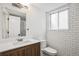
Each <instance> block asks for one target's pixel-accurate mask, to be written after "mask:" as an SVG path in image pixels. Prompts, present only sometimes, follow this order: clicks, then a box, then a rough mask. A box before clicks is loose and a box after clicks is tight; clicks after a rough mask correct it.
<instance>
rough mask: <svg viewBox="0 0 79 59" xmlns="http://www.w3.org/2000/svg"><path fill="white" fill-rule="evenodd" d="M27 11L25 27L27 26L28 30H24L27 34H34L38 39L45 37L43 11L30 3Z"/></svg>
mask: <svg viewBox="0 0 79 59" xmlns="http://www.w3.org/2000/svg"><path fill="white" fill-rule="evenodd" d="M27 13H28V14H27V17H26V18H27V20H26V28H29V31H28V30H27V31H26V34H27V36H34V37H36V38H38V39H40V40H41V39H45V26H46V22H45V13H44V12H42V11H41V10H40V9H39V8H37V7H35V6H33V5H32V4H31V5H30V6H29V9H28V11H27Z"/></svg>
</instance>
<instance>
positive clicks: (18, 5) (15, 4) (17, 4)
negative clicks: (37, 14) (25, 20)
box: [12, 3, 29, 8]
mask: <svg viewBox="0 0 79 59" xmlns="http://www.w3.org/2000/svg"><path fill="white" fill-rule="evenodd" d="M28 4H29V3H12V5H13V6H15V7H18V8H23V7H25V8H28Z"/></svg>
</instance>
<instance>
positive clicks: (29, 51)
mask: <svg viewBox="0 0 79 59" xmlns="http://www.w3.org/2000/svg"><path fill="white" fill-rule="evenodd" d="M0 55H1V56H40V42H39V43H35V44H31V45H27V46H24V47H20V48H16V49H12V50H8V51H5V52H1V53H0Z"/></svg>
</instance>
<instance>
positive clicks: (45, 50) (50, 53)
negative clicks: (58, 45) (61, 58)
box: [41, 40, 57, 56]
mask: <svg viewBox="0 0 79 59" xmlns="http://www.w3.org/2000/svg"><path fill="white" fill-rule="evenodd" d="M41 54H42V55H43V56H56V55H57V50H55V49H53V48H51V47H46V41H45V40H44V41H41Z"/></svg>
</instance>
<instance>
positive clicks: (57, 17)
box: [50, 9, 68, 30]
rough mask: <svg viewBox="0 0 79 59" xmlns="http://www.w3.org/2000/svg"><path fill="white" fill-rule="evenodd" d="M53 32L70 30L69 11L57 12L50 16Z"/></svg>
mask: <svg viewBox="0 0 79 59" xmlns="http://www.w3.org/2000/svg"><path fill="white" fill-rule="evenodd" d="M50 17H51V18H50V29H51V30H67V29H68V9H66V10H63V11H60V12H56V13H53V14H51V15H50Z"/></svg>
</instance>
